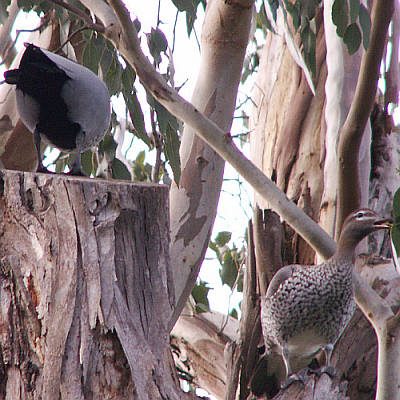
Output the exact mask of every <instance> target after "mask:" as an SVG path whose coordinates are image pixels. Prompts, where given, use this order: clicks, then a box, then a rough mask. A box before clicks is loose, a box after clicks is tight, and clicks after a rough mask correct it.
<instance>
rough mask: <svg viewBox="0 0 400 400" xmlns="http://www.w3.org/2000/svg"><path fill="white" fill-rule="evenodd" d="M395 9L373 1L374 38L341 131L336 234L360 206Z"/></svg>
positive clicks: (388, 0)
mask: <svg viewBox="0 0 400 400" xmlns="http://www.w3.org/2000/svg"><path fill="white" fill-rule="evenodd" d="M393 10H394V1H393V0H376V1H374V5H373V9H372V13H371V20H372V27H371V40H370V43H369V47H368V50H367V51H366V52H365V53H364V55H363V57H362V60H361V67H360V73H359V75H358V81H357V87H356V93H355V95H354V99H353V102H352V104H351V107H350V110H349V113H348V115H347V118H346V121H345V122H344V124H343V127H342V129H341V132H340V138H339V144H338V158H339V160H338V161H339V163H338V164H339V176H338V205H337V219H336V235H339V233H340V229H341V226H342V224H343V221H344V219H345V218H346V217H347V215H348V214H350V213H351V212H352V211H354V210H355V209H357V208H358V207H360V198H361V194H360V192H361V190H360V181H359V166H358V160H359V149H360V145H361V140H362V137H363V133H364V129H365V125H366V123H367V120H368V118H369V116H370V114H371V110H372V106H373V104H374V101H375V94H376V88H377V86H378V79H379V70H380V66H381V60H382V55H383V51H384V49H385V47H386V36H387V30H388V27H389V23H390V21H391V18H392V14H393ZM349 188H352V189H351V190H349Z"/></svg>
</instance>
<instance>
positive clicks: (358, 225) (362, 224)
mask: <svg viewBox="0 0 400 400" xmlns="http://www.w3.org/2000/svg"><path fill="white" fill-rule="evenodd" d="M391 226H392V221H391V220H390V219H387V218H382V217H380V216H379V215H378V214H376V213H375V212H374V211H372V210H370V209H368V208H362V209H359V210H356V211H354V212H352V213H351V214H350V215H349V216H348V217H347V218H346V219H345V221H344V223H343V228H342V232H341V233H340V237H339V242H338V246H339V247H343V248H349V247H352V248H353V249H354V248H355V247H356V246H357V244H358V243H359V242H360V241H361V240H362V239H364V238H365V237H366V236H368V235H369V234H370V233H372V232H375V231H377V230H380V229H390V228H391Z"/></svg>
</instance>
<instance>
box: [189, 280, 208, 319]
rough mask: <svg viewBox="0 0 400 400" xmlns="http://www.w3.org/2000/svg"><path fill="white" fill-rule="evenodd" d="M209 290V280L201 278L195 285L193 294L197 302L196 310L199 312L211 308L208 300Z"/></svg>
mask: <svg viewBox="0 0 400 400" xmlns="http://www.w3.org/2000/svg"><path fill="white" fill-rule="evenodd" d="M209 291H210V287H208V286H207V282H204V281H202V280H200V282H199V283H196V284H195V285H194V288H193V290H192V296H193V299H194V301H195V303H196V311H197V312H198V313H200V312H204V311H209V310H210V304H209V302H208V292H209Z"/></svg>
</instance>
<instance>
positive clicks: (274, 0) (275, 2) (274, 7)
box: [268, 0, 279, 22]
mask: <svg viewBox="0 0 400 400" xmlns="http://www.w3.org/2000/svg"><path fill="white" fill-rule="evenodd" d="M268 4H269V7H270V9H271V13H272V17H273V18H274V21H275V22H276V16H277V12H278V8H279V0H268Z"/></svg>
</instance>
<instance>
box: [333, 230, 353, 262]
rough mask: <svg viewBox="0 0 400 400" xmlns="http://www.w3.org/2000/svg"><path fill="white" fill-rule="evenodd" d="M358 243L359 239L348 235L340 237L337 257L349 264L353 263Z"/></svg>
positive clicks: (335, 255)
mask: <svg viewBox="0 0 400 400" xmlns="http://www.w3.org/2000/svg"><path fill="white" fill-rule="evenodd" d="M358 243H359V240H358V239H357V240H353V239H352V238H350V237H349V236H347V235H342V236H341V237H340V238H339V241H338V247H337V250H336V252H335V254H334V257H335V259H337V260H338V261H340V262H344V263H347V264H353V262H354V258H355V250H356V247H357V245H358Z"/></svg>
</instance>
